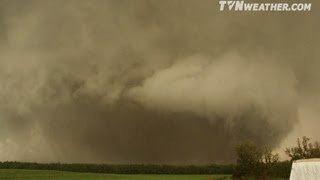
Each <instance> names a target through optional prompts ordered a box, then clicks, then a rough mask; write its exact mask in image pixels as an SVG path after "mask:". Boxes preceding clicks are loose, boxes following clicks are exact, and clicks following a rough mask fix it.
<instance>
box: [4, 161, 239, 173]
mask: <svg viewBox="0 0 320 180" xmlns="http://www.w3.org/2000/svg"><path fill="white" fill-rule="evenodd" d="M0 169H33V170H57V171H72V172H91V173H108V174H193V175H196V174H232V173H233V170H234V165H206V166H192V165H190V166H173V165H152V164H150V165H144V164H141V165H138V164H137V165H130V164H128V165H110V164H61V163H51V164H39V163H22V162H0Z"/></svg>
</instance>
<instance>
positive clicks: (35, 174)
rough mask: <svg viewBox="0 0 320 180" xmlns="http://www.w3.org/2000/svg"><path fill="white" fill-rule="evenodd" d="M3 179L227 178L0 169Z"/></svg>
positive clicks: (215, 177)
mask: <svg viewBox="0 0 320 180" xmlns="http://www.w3.org/2000/svg"><path fill="white" fill-rule="evenodd" d="M0 179H1V180H8V179H14V180H33V179H34V180H140V179H141V180H184V179H186V180H213V179H217V180H227V179H231V176H228V175H226V176H224V175H116V174H94V173H74V172H62V171H42V170H39V171H38V170H15V169H8V170H7V169H0Z"/></svg>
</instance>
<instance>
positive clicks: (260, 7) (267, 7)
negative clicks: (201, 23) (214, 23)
mask: <svg viewBox="0 0 320 180" xmlns="http://www.w3.org/2000/svg"><path fill="white" fill-rule="evenodd" d="M219 5H220V11H311V8H312V3H263V2H259V3H252V2H245V1H241V0H220V1H219Z"/></svg>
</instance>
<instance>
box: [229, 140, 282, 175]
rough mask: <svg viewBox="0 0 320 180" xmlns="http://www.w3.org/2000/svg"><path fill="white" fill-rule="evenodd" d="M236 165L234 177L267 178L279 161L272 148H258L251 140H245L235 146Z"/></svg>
mask: <svg viewBox="0 0 320 180" xmlns="http://www.w3.org/2000/svg"><path fill="white" fill-rule="evenodd" d="M236 152H237V156H238V158H237V165H236V168H235V172H234V174H233V176H234V178H244V179H246V178H254V179H268V177H270V176H272V172H271V171H272V170H273V169H275V168H274V166H275V165H276V164H277V163H278V162H279V155H278V154H273V153H272V150H271V149H269V148H267V147H265V148H260V147H258V146H257V145H256V144H255V143H253V142H251V141H245V142H243V143H241V144H240V145H238V146H237V147H236Z"/></svg>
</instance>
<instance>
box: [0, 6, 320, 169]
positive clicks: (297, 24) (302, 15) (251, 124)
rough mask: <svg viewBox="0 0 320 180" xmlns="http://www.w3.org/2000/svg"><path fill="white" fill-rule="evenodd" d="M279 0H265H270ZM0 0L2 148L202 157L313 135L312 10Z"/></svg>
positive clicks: (60, 156) (319, 103)
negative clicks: (245, 144) (241, 146)
mask: <svg viewBox="0 0 320 180" xmlns="http://www.w3.org/2000/svg"><path fill="white" fill-rule="evenodd" d="M274 2H277V1H274ZM308 2H312V3H313V10H312V11H311V12H229V11H223V12H221V11H219V4H218V2H217V1H215V0H201V1H197V0H135V1H132V0H90V1H86V0H54V1H50V0H24V1H20V0H0V124H1V126H0V160H1V161H7V160H10V161H32V162H81V163H155V164H208V163H229V162H234V161H235V158H236V156H235V146H236V145H237V144H239V143H240V142H242V141H244V140H251V141H254V142H255V143H257V144H258V145H259V146H268V147H270V148H273V149H274V150H276V151H277V152H279V153H280V154H281V156H282V158H285V156H284V155H283V151H284V150H285V147H288V146H292V145H294V144H295V141H296V139H297V138H298V137H301V136H304V135H306V136H308V137H310V138H311V139H312V140H319V141H320V131H319V130H318V127H319V125H320V121H318V118H319V112H320V93H319V92H320V91H319V90H320V71H319V70H318V68H319V67H320V61H319V57H320V54H319V53H320V51H319V47H320V21H319V17H320V11H319V10H317V8H319V6H318V5H319V3H318V2H317V1H315V0H314V1H312V0H310V1H308Z"/></svg>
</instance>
